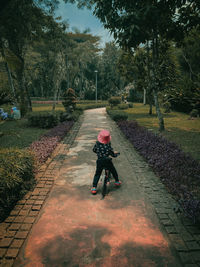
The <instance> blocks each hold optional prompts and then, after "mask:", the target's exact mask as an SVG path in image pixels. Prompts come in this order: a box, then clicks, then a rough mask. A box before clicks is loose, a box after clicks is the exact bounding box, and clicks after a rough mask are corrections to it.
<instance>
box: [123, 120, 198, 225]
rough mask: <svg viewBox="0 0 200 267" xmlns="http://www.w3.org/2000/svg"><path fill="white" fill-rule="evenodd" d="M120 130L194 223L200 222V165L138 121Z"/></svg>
mask: <svg viewBox="0 0 200 267" xmlns="http://www.w3.org/2000/svg"><path fill="white" fill-rule="evenodd" d="M118 126H119V128H120V129H121V131H122V132H123V133H124V134H125V136H126V137H127V138H128V139H129V141H130V142H131V143H132V144H133V146H134V147H135V149H136V150H137V151H138V152H139V154H140V155H142V156H143V157H144V158H145V160H146V161H147V162H148V164H149V165H150V166H151V167H152V169H153V170H154V172H155V173H156V174H157V176H158V177H160V179H161V181H162V182H163V183H164V184H165V185H166V187H167V189H168V190H169V192H170V193H172V194H173V195H174V196H175V197H176V199H177V201H178V202H179V204H180V207H181V209H182V210H183V211H184V213H185V214H186V215H187V216H188V217H190V218H192V219H193V221H199V220H200V163H199V162H198V161H196V160H194V159H193V158H192V157H191V156H190V155H189V154H186V153H184V152H183V151H182V150H181V149H180V148H179V146H178V145H177V144H175V143H173V142H170V141H168V140H167V139H166V138H164V137H163V136H161V135H158V134H157V135H156V134H155V133H153V132H150V131H148V130H147V129H146V128H145V127H143V126H140V125H138V123H137V122H136V121H120V122H118Z"/></svg>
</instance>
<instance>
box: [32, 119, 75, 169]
mask: <svg viewBox="0 0 200 267" xmlns="http://www.w3.org/2000/svg"><path fill="white" fill-rule="evenodd" d="M73 124H74V121H73V120H71V121H65V122H63V123H60V124H59V125H57V126H56V127H54V128H52V129H50V130H49V131H48V132H47V133H46V134H44V135H43V136H41V137H40V139H39V140H36V141H34V142H33V143H32V144H31V145H30V147H29V148H30V150H32V151H33V152H34V154H35V155H36V158H37V161H38V162H39V164H42V163H44V162H45V161H46V160H47V158H48V157H49V156H50V155H51V153H52V152H53V150H54V149H55V148H56V146H57V145H58V143H59V142H60V141H61V140H62V139H63V138H64V136H65V135H66V134H67V133H68V132H69V130H70V129H71V127H72V126H73Z"/></svg>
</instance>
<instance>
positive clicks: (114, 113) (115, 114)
mask: <svg viewBox="0 0 200 267" xmlns="http://www.w3.org/2000/svg"><path fill="white" fill-rule="evenodd" d="M106 111H107V113H108V114H109V116H110V117H111V118H112V119H113V120H114V121H121V120H127V119H128V114H127V113H126V112H123V111H120V110H112V109H110V108H108V107H107V108H106Z"/></svg>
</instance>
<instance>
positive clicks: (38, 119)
mask: <svg viewBox="0 0 200 267" xmlns="http://www.w3.org/2000/svg"><path fill="white" fill-rule="evenodd" d="M27 118H28V122H29V124H30V125H31V126H34V127H39V128H52V127H54V126H56V125H57V124H58V122H59V121H60V117H59V113H56V112H45V111H43V112H32V113H30V114H28V116H27Z"/></svg>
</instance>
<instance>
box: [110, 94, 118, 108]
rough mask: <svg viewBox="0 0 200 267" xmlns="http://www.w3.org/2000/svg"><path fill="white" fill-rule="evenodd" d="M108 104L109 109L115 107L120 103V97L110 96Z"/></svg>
mask: <svg viewBox="0 0 200 267" xmlns="http://www.w3.org/2000/svg"><path fill="white" fill-rule="evenodd" d="M108 102H109V104H110V106H111V107H113V106H117V105H119V104H120V103H121V97H119V96H112V97H111V98H110V99H109V100H108Z"/></svg>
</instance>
